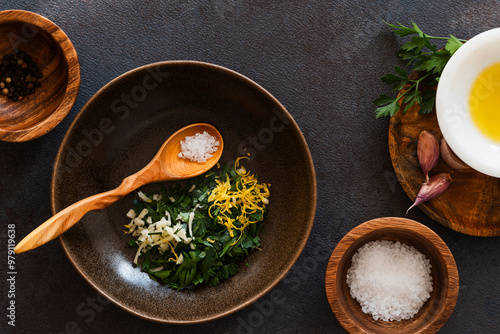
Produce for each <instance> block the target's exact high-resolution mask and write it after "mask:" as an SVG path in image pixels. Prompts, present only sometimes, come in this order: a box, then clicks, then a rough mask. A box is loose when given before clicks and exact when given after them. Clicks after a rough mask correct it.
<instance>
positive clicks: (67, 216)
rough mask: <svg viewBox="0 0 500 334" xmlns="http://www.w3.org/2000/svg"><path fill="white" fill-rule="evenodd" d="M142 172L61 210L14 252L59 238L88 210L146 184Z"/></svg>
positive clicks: (110, 202) (98, 207)
mask: <svg viewBox="0 0 500 334" xmlns="http://www.w3.org/2000/svg"><path fill="white" fill-rule="evenodd" d="M141 172H142V171H141ZM141 172H139V173H137V174H134V175H131V176H129V177H127V178H126V179H124V180H123V182H122V183H121V184H120V186H119V187H118V188H116V189H113V190H110V191H107V192H104V193H100V194H97V195H93V196H90V197H87V198H84V199H82V200H80V201H78V202H76V203H74V204H72V205H70V206H68V207H67V208H65V209H64V210H62V211H59V212H58V213H57V214H55V215H54V216H52V217H51V218H50V219H48V220H47V221H46V222H45V223H43V224H41V225H40V226H38V227H37V228H36V229H35V230H33V231H32V232H31V233H30V234H28V235H27V236H26V237H24V239H23V240H21V242H19V243H18V244H17V246H16V247H15V248H14V252H15V253H17V254H19V253H23V252H26V251H29V250H31V249H34V248H37V247H39V246H41V245H43V244H45V243H47V242H49V241H50V240H52V239H54V238H57V237H58V236H60V235H61V234H63V233H64V232H65V231H67V230H68V229H69V228H70V227H72V226H73V225H75V224H76V223H77V222H78V221H79V220H80V219H81V218H82V217H83V216H84V215H85V214H86V213H87V212H89V211H99V210H102V209H105V208H107V207H108V206H110V205H111V204H113V203H115V202H116V201H118V200H119V199H120V198H122V197H123V196H125V195H127V194H128V193H130V192H132V191H134V190H135V189H137V188H139V187H140V186H142V185H144V184H145V183H147V179H145V178H144V177H141V175H140V174H142V173H141Z"/></svg>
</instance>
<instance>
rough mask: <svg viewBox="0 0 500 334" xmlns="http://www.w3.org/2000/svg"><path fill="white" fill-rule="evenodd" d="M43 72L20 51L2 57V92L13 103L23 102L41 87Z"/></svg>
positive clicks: (0, 78) (0, 80)
mask: <svg viewBox="0 0 500 334" xmlns="http://www.w3.org/2000/svg"><path fill="white" fill-rule="evenodd" d="M42 77H43V75H42V71H41V70H40V69H39V67H38V64H37V62H36V61H35V60H33V59H32V58H31V56H30V55H28V54H26V53H25V52H22V51H19V52H17V53H13V54H7V55H4V56H3V57H2V62H1V63H0V92H1V93H2V95H4V96H6V97H7V98H9V99H11V100H12V101H15V102H16V101H22V100H23V99H24V98H25V97H26V96H28V95H30V94H33V93H34V92H35V89H36V88H38V87H40V85H41V79H42Z"/></svg>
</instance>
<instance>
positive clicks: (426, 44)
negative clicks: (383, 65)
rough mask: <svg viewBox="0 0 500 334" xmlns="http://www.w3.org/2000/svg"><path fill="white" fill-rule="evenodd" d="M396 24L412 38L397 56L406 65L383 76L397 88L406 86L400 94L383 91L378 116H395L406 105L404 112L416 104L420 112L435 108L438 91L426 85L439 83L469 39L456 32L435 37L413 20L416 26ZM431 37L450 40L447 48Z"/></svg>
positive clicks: (398, 32)
mask: <svg viewBox="0 0 500 334" xmlns="http://www.w3.org/2000/svg"><path fill="white" fill-rule="evenodd" d="M388 25H389V26H390V27H391V28H393V33H394V34H396V35H398V36H401V37H407V36H411V39H410V40H409V41H407V42H406V43H405V44H404V45H403V46H402V47H401V48H400V49H399V50H398V51H397V53H396V55H397V57H398V58H399V59H401V60H403V61H404V62H406V66H405V67H404V68H401V67H399V66H395V67H394V68H395V71H396V74H393V73H388V74H386V75H384V76H383V77H382V78H381V80H382V81H383V82H385V83H386V84H388V85H390V86H391V88H392V90H393V91H396V92H399V91H401V90H402V89H403V88H405V90H404V91H403V92H402V93H401V94H400V95H399V96H397V97H390V96H388V95H386V94H381V95H380V96H379V97H378V98H376V99H375V100H374V101H373V103H374V104H375V105H376V106H377V109H376V110H375V114H376V117H377V118H379V117H383V116H393V115H394V114H396V113H397V112H398V110H399V109H400V105H403V106H404V108H403V113H406V111H407V110H408V109H409V108H410V107H411V106H413V105H415V104H417V105H419V106H420V111H419V112H420V113H422V114H427V113H429V112H431V111H432V110H433V108H434V105H435V101H436V91H435V90H433V89H424V86H425V87H433V86H436V85H437V82H438V81H439V77H440V76H441V73H442V72H443V69H444V67H445V65H446V63H447V62H448V60H449V59H450V58H451V56H452V55H453V54H454V53H455V51H457V50H458V49H459V48H460V47H461V46H462V45H463V43H465V40H463V39H458V38H456V37H454V36H452V35H450V36H449V37H434V36H430V35H427V34H425V33H423V32H422V30H420V28H419V27H418V26H417V25H416V24H415V23H413V22H412V27H411V28H408V27H405V26H403V25H401V24H399V23H398V24H397V25H395V24H388ZM431 40H444V41H446V44H445V46H444V48H443V49H438V47H437V45H435V44H432V43H431ZM408 71H409V72H410V73H411V72H414V71H415V72H418V75H417V76H416V78H413V77H412V78H410V76H409V75H408Z"/></svg>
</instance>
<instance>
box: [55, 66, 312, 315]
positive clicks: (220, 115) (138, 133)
mask: <svg viewBox="0 0 500 334" xmlns="http://www.w3.org/2000/svg"><path fill="white" fill-rule="evenodd" d="M192 123H209V124H212V125H214V126H215V127H216V128H217V129H218V130H219V131H220V133H221V134H222V137H223V138H224V152H223V155H222V158H221V160H220V161H221V162H222V163H225V162H230V161H234V159H235V158H236V157H238V156H242V155H245V154H246V153H247V152H249V153H251V159H250V161H249V162H247V163H246V167H247V168H248V169H250V170H251V171H252V173H256V174H258V175H259V177H260V179H261V180H262V181H263V182H266V183H270V184H271V188H270V190H271V197H270V204H269V206H268V212H269V214H268V217H267V220H266V222H265V223H264V229H263V230H262V232H261V235H260V236H261V240H262V251H260V252H254V253H252V254H251V255H250V256H249V257H248V258H247V260H246V261H244V262H243V263H241V265H240V266H239V273H238V274H237V275H236V276H235V277H233V278H231V279H229V280H226V281H222V282H221V283H220V284H219V285H218V286H217V287H209V286H196V287H194V288H188V289H184V290H182V291H176V290H172V289H169V288H167V287H165V286H162V285H160V284H159V283H157V282H154V281H152V280H151V279H149V277H148V275H147V274H146V273H143V272H141V270H140V269H139V268H134V266H133V265H132V261H133V259H134V255H135V251H136V250H135V249H133V248H130V247H128V246H127V242H128V241H129V238H130V237H129V236H128V235H124V233H123V225H124V224H126V223H127V222H128V220H127V218H126V217H125V214H126V213H127V211H128V210H129V209H130V208H131V207H132V205H133V200H134V198H136V194H135V193H134V194H130V195H128V196H126V197H125V198H123V199H121V200H120V201H119V202H117V203H116V204H114V205H112V206H111V207H109V208H108V209H106V210H103V211H100V212H90V213H88V214H87V215H86V216H85V217H84V218H83V219H82V221H80V222H79V223H78V224H76V225H75V226H74V227H73V228H72V229H70V230H69V231H67V232H66V233H65V234H63V235H62V236H61V242H62V246H63V248H64V250H65V251H66V253H67V255H68V257H69V259H70V260H71V262H72V263H73V265H74V266H75V268H76V269H77V270H78V271H79V272H80V273H81V274H82V276H83V277H84V278H85V279H86V280H87V281H88V282H89V283H90V284H91V285H92V286H94V287H95V288H96V289H97V290H98V291H99V292H101V293H102V294H104V295H105V296H106V297H107V298H109V299H110V300H111V301H113V302H114V303H116V304H117V305H119V306H121V307H122V308H124V309H125V310H127V311H129V312H131V313H133V314H136V315H138V316H141V317H143V318H146V319H150V320H154V321H159V322H166V323H196V322H203V321H207V320H211V319H215V318H219V317H222V316H224V315H227V314H229V313H231V312H234V311H236V310H238V309H241V308H242V307H244V306H246V305H249V304H250V303H252V302H254V301H256V300H257V299H258V298H259V297H262V296H263V295H264V294H265V293H266V292H268V291H269V290H271V289H272V288H273V287H274V286H275V285H276V284H277V283H278V282H279V281H280V280H281V279H282V278H283V277H284V276H285V274H286V273H287V272H288V271H289V270H290V268H291V267H292V265H293V264H294V263H295V261H296V260H297V258H298V257H299V255H300V253H301V251H302V249H303V248H304V246H305V244H306V241H307V238H308V236H309V233H310V231H311V228H312V225H313V220H314V215H315V209H316V180H315V173H314V167H313V163H312V160H311V155H310V153H309V149H308V147H307V144H306V142H305V140H304V137H303V136H302V133H301V132H300V130H299V128H298V126H297V124H296V123H295V121H294V120H293V118H292V117H291V116H290V114H289V113H288V112H287V111H286V110H285V108H284V107H283V106H282V105H281V104H280V103H279V102H278V101H277V100H276V99H275V98H274V97H273V96H271V95H270V94H269V93H268V92H267V91H265V90H264V89H263V88H262V87H260V86H259V85H257V84H256V83H255V82H253V81H251V80H250V79H248V78H246V77H243V76H242V75H240V74H238V73H235V72H233V71H231V70H228V69H225V68H222V67H219V66H216V65H211V64H206V63H201V62H193V61H172V62H162V63H156V64H152V65H147V66H144V67H140V68H138V69H135V70H132V71H130V72H128V73H126V74H123V75H122V76H120V77H118V78H117V79H115V80H113V81H111V82H110V83H109V84H107V85H106V86H105V87H104V88H102V89H101V90H100V91H99V92H97V93H96V94H95V96H94V97H92V98H91V99H90V101H89V102H88V103H87V104H86V105H85V106H84V107H83V109H82V110H81V111H80V113H79V114H78V116H77V117H76V119H75V120H74V122H73V124H72V125H71V127H70V129H69V131H68V133H67V135H66V137H65V138H64V140H63V142H62V145H61V148H60V150H59V153H58V156H57V160H56V164H55V168H54V173H53V179H52V210H53V212H54V213H56V212H57V211H60V210H61V209H63V208H64V207H66V206H69V205H70V204H72V203H74V202H76V201H78V200H80V199H82V198H85V197H87V196H90V195H93V194H96V193H100V192H103V191H107V190H110V189H113V188H115V187H117V186H118V185H119V184H120V182H121V180H122V179H123V178H125V177H126V176H128V175H130V174H132V173H134V172H136V171H138V170H139V169H141V168H142V167H143V166H145V165H146V164H147V163H148V162H149V161H150V160H151V158H152V157H153V156H154V154H155V153H156V151H157V150H158V149H159V148H160V146H161V145H162V143H163V142H164V141H165V140H166V139H167V138H168V137H169V136H170V135H171V134H172V133H174V132H175V131H176V130H178V129H180V128H182V127H184V126H186V125H189V124H192ZM148 187H149V188H152V189H157V185H149V186H148ZM247 262H248V264H249V265H248V266H246V265H245V264H246V263H247Z"/></svg>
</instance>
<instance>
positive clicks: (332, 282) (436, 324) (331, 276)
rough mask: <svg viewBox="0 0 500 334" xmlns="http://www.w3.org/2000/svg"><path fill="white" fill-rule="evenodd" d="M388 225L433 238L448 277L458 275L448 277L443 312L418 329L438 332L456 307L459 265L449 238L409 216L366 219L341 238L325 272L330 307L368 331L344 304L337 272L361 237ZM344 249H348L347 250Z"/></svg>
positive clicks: (347, 324)
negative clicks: (351, 315) (341, 300)
mask: <svg viewBox="0 0 500 334" xmlns="http://www.w3.org/2000/svg"><path fill="white" fill-rule="evenodd" d="M386 228H394V229H399V230H404V231H406V232H411V233H412V234H417V235H418V236H420V237H422V238H425V239H426V240H429V241H431V242H432V244H433V245H434V246H435V247H436V249H438V250H439V252H440V253H441V256H442V258H443V259H444V268H445V272H446V273H447V274H448V277H456V280H448V282H449V285H448V289H447V292H446V299H445V300H444V307H443V312H441V313H439V314H438V315H437V316H436V317H434V318H433V319H432V320H431V321H429V322H428V323H427V324H426V326H425V327H423V328H421V329H420V330H419V331H417V332H415V333H435V332H437V331H438V330H439V329H440V328H441V327H442V326H443V325H444V323H445V322H446V321H447V320H448V318H449V317H450V315H451V313H452V312H453V309H454V308H455V304H456V302H457V298H458V290H459V278H458V277H459V276H458V269H457V265H456V263H455V260H454V258H453V254H452V253H451V251H450V250H449V248H448V246H447V245H446V244H445V242H444V241H443V240H442V239H441V238H440V237H439V236H438V235H437V234H436V233H435V232H434V231H432V230H431V229H430V228H428V227H427V226H425V225H423V224H421V223H419V222H416V221H414V220H411V219H407V218H399V217H383V218H375V219H372V220H369V221H366V222H364V223H362V224H360V225H358V226H356V227H355V228H353V229H352V230H351V231H349V232H348V233H347V234H346V235H345V236H344V237H343V238H342V239H341V240H340V241H339V243H338V244H337V245H336V247H335V249H334V251H333V252H332V255H331V256H330V259H329V261H328V266H327V270H326V275H325V289H326V294H327V299H328V302H329V304H330V308H331V309H332V311H333V313H334V314H335V317H336V318H337V320H338V321H339V322H340V324H341V325H342V327H344V329H346V330H347V331H349V332H350V333H365V331H364V330H363V329H361V328H359V327H358V325H357V323H356V322H354V321H353V320H352V319H351V317H350V314H349V312H348V310H347V309H346V308H344V306H343V305H342V303H340V301H339V299H338V295H339V294H340V292H339V291H338V290H337V282H338V280H340V279H341V278H340V277H339V275H337V273H338V269H339V264H340V260H341V259H342V258H343V256H344V255H345V253H347V252H348V251H349V250H350V249H351V247H352V246H353V245H354V244H355V243H356V242H357V241H358V240H359V239H361V238H363V237H365V236H367V235H369V234H371V233H373V232H376V231H379V230H381V229H386ZM341 248H342V249H341ZM343 249H346V250H345V251H343Z"/></svg>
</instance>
